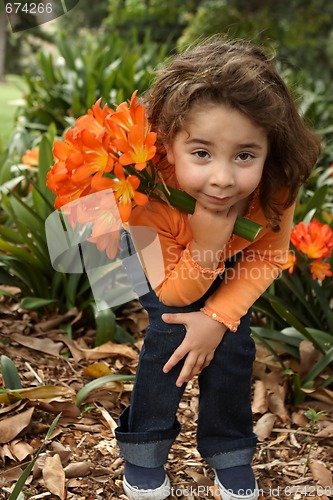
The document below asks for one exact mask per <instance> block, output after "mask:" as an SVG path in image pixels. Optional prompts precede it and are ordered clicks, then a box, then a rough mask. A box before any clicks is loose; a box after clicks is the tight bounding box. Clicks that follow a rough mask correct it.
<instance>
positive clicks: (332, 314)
mask: <svg viewBox="0 0 333 500" xmlns="http://www.w3.org/2000/svg"><path fill="white" fill-rule="evenodd" d="M332 173H333V170H332V169H329V168H328V167H326V168H323V167H319V166H318V167H317V168H316V169H315V170H314V172H313V175H312V176H311V178H310V179H309V181H308V183H307V185H306V186H305V187H304V188H303V189H302V190H301V192H300V195H299V200H298V203H297V207H296V212H295V223H298V222H300V221H304V223H305V224H308V222H310V221H311V220H312V219H313V218H316V219H318V220H319V221H320V222H321V223H323V224H325V223H326V224H327V223H328V224H329V225H330V226H331V228H333V218H332V206H333V177H332ZM292 251H293V252H294V254H295V255H296V261H297V267H296V268H295V269H294V271H293V273H292V274H290V273H289V271H288V270H285V271H283V273H282V275H281V277H280V279H278V280H276V281H275V283H274V285H272V287H271V288H270V289H269V290H268V291H267V292H265V293H264V294H263V295H262V296H261V298H260V299H259V300H258V301H257V302H256V303H255V305H254V309H255V311H256V313H257V322H256V326H253V328H252V332H253V335H254V337H255V339H256V341H258V342H262V343H263V344H264V345H266V347H268V349H269V350H270V351H271V352H272V353H273V354H274V355H275V357H276V358H277V360H278V361H279V362H280V363H281V366H282V368H283V369H284V370H285V372H286V374H289V375H291V376H292V378H293V382H294V398H295V402H296V403H299V402H300V401H302V400H303V399H304V398H305V395H306V394H305V392H304V391H303V390H302V389H315V388H319V387H327V386H329V384H331V383H332V382H333V377H332V376H331V377H329V378H323V377H321V375H322V374H323V373H324V372H325V371H326V370H327V369H328V367H329V366H330V365H331V363H332V361H333V310H332V292H333V279H332V277H327V278H325V279H324V280H322V281H318V280H317V279H313V277H312V274H311V272H310V262H309V260H308V258H307V257H306V256H305V254H303V253H302V252H300V251H298V250H297V249H296V248H294V247H292ZM330 265H331V268H333V256H331V259H330ZM260 317H263V318H264V319H263V321H262V324H260V320H258V318H260ZM303 340H307V341H309V342H311V344H312V345H313V346H314V348H315V349H316V350H317V351H318V352H319V353H320V355H319V360H318V361H317V362H316V363H314V365H313V366H312V368H311V370H310V371H309V372H308V373H306V374H303V375H302V376H300V374H299V373H298V370H289V369H287V367H286V365H285V363H284V358H285V355H286V354H288V355H289V356H292V357H293V358H295V360H296V361H297V362H300V360H301V357H300V345H301V342H302V341H303Z"/></svg>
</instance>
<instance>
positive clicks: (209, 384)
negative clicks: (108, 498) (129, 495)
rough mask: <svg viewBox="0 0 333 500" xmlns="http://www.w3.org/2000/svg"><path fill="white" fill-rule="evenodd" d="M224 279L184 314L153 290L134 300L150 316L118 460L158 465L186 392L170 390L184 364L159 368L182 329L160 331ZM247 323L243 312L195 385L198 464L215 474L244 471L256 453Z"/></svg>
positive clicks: (173, 435) (177, 428) (179, 339)
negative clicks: (240, 468) (240, 467)
mask: <svg viewBox="0 0 333 500" xmlns="http://www.w3.org/2000/svg"><path fill="white" fill-rule="evenodd" d="M232 265H233V262H227V263H226V267H229V266H232ZM222 279H223V277H220V276H219V277H217V278H216V279H215V281H214V282H213V284H212V286H211V287H210V289H209V290H208V292H207V293H206V294H205V295H204V296H203V297H202V298H201V299H200V300H198V301H197V302H195V303H193V304H191V305H189V306H186V307H168V306H166V305H164V304H163V303H162V302H160V301H159V299H158V297H157V296H156V294H155V292H154V291H153V290H150V292H149V293H147V294H146V295H144V296H142V297H141V298H140V302H141V303H142V305H143V307H144V308H145V309H146V310H147V311H148V314H149V326H148V328H147V330H146V337H145V341H144V345H143V348H142V350H141V353H140V358H139V364H138V368H137V373H136V379H135V383H134V389H133V392H132V396H131V403H130V406H129V407H128V408H126V409H125V410H124V411H123V413H122V414H121V416H120V418H119V426H118V427H117V428H116V430H115V434H116V438H117V441H118V445H119V447H120V450H121V454H122V455H123V456H124V457H125V459H126V460H127V461H128V462H130V463H132V464H134V465H139V466H144V467H158V466H161V465H163V464H164V463H165V462H166V461H167V457H168V453H169V450H170V447H171V445H172V443H173V442H174V440H175V439H176V437H177V435H178V433H179V431H180V424H179V422H178V420H177V417H176V413H177V410H178V405H179V402H180V399H181V397H182V394H183V392H184V389H185V384H184V385H183V386H182V387H180V388H179V387H176V380H177V378H178V376H179V373H180V371H181V369H182V366H183V364H184V360H182V361H180V362H179V363H178V364H177V365H176V366H175V367H174V368H173V369H172V370H171V371H170V372H169V373H167V374H165V373H163V371H162V368H163V366H164V364H165V363H166V361H167V360H168V359H169V357H170V356H171V355H172V354H173V352H174V351H175V350H176V349H177V347H178V346H179V345H180V344H181V342H182V341H183V339H184V336H185V333H186V331H185V327H184V325H170V324H167V323H164V321H162V319H161V315H162V314H163V313H165V312H166V313H179V312H192V311H198V310H200V308H201V307H203V305H204V303H205V300H206V299H207V297H208V296H209V295H211V294H212V293H213V292H214V291H215V290H216V289H217V288H218V286H219V285H220V283H221V280H222ZM250 315H251V311H250V310H249V311H248V313H247V314H246V315H245V316H243V318H242V319H241V322H240V325H239V327H238V330H237V332H231V331H230V330H227V332H226V333H225V335H224V337H223V340H222V341H221V343H220V344H219V346H218V347H217V349H216V351H215V355H214V358H213V360H212V361H211V363H210V365H209V366H208V367H206V368H204V369H203V370H202V372H201V373H200V375H199V377H198V382H199V389H200V396H199V417H198V424H197V446H198V451H199V453H200V454H201V456H202V457H203V458H204V459H205V460H206V461H207V463H208V464H209V465H210V466H211V467H213V468H215V469H223V468H228V467H233V466H238V465H246V464H249V463H250V462H251V460H252V457H253V454H254V451H255V446H256V441H257V439H256V435H255V434H254V433H253V428H252V412H251V375H252V365H253V361H254V358H255V344H254V341H253V339H252V338H251V336H250ZM203 335H209V332H204V333H203Z"/></svg>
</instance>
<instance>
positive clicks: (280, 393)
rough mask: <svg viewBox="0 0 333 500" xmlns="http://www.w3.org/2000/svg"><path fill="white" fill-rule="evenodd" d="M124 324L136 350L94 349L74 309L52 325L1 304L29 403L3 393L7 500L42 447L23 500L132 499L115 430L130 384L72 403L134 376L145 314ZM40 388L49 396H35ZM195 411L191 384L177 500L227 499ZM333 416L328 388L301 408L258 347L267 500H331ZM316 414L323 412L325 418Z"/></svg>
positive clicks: (0, 417)
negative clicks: (92, 385)
mask: <svg viewBox="0 0 333 500" xmlns="http://www.w3.org/2000/svg"><path fill="white" fill-rule="evenodd" d="M118 321H119V322H120V324H122V326H123V327H124V328H126V329H127V330H128V331H130V332H131V333H132V334H133V336H134V338H135V340H136V342H135V344H134V345H133V346H130V345H116V344H112V343H108V344H105V345H104V346H100V347H98V348H95V347H94V335H95V332H94V331H93V330H91V329H89V328H87V326H86V325H85V323H84V318H82V316H81V315H80V314H79V313H78V312H77V311H75V310H74V311H71V312H70V313H69V314H67V315H66V316H65V317H64V316H56V315H54V316H52V317H51V318H45V317H39V316H38V315H37V314H36V313H28V312H26V311H22V310H20V309H19V308H18V306H17V305H16V303H14V302H11V301H10V300H8V299H6V300H3V301H2V302H1V303H0V354H1V355H6V356H8V357H9V358H10V359H12V360H13V361H14V363H15V365H16V367H17V369H18V372H19V374H20V377H21V381H22V385H23V387H24V388H26V389H30V392H29V391H26V393H24V394H22V395H21V397H23V396H25V397H24V398H23V399H21V400H16V401H15V397H12V398H11V399H10V401H7V402H6V401H4V398H5V396H4V395H3V394H2V393H1V391H0V398H1V397H2V398H3V399H2V401H3V404H1V405H0V498H4V499H9V497H10V494H11V492H12V490H13V488H14V486H15V484H16V482H17V481H18V479H19V477H20V475H21V474H22V471H23V470H24V469H25V468H26V467H27V465H28V464H29V463H30V462H31V460H32V458H33V457H34V456H36V453H37V452H38V450H39V448H40V446H41V445H42V446H43V448H42V450H41V451H40V453H39V456H38V459H37V461H36V463H35V466H34V468H33V472H32V473H31V474H30V475H29V477H28V480H27V481H26V484H25V487H24V490H23V491H24V493H25V496H24V498H30V499H37V498H38V499H39V498H46V499H59V498H61V499H69V500H81V499H82V500H98V499H101V500H102V499H103V500H104V499H126V498H127V497H126V496H125V495H124V493H123V490H122V471H123V459H122V458H119V457H118V448H117V445H116V442H115V439H114V434H113V430H114V428H115V426H116V421H117V418H118V416H119V414H120V412H121V411H122V409H123V408H124V407H125V406H126V405H127V404H128V401H129V397H130V392H131V388H132V381H131V380H127V381H114V382H111V383H109V384H107V385H103V386H102V387H100V388H96V389H95V390H93V391H91V392H90V393H88V394H87V395H86V396H85V397H84V399H83V400H82V401H81V402H80V404H79V406H77V404H76V402H77V401H76V400H75V398H76V395H77V394H78V393H79V391H80V390H81V389H82V388H83V387H84V386H85V385H86V384H88V383H89V382H91V381H92V380H93V378H94V377H97V376H101V375H103V376H104V375H109V374H126V375H134V373H135V369H136V365H137V359H138V352H139V350H140V348H141V345H142V341H143V332H144V329H145V327H146V324H147V318H146V314H145V311H143V310H142V308H141V307H140V305H139V304H138V303H137V302H136V301H133V302H131V303H129V304H127V305H126V306H125V307H124V308H123V309H122V310H121V311H120V313H119V317H118ZM66 323H71V324H72V326H73V330H74V332H75V333H74V335H73V338H72V339H69V338H68V337H67V336H66V333H65V331H64V329H63V326H62V325H64V324H66ZM305 347H309V346H305ZM304 352H307V353H308V355H307V356H305V357H304V360H305V359H307V360H308V362H309V359H310V358H311V356H309V349H305V350H304ZM285 362H286V363H287V364H288V360H285ZM304 362H305V361H304ZM290 368H293V366H292V361H290ZM302 369H303V370H304V366H303V368H302ZM0 386H1V387H3V386H4V382H3V380H1V376H0ZM41 386H48V389H44V390H43V389H38V390H37V391H36V392H33V391H32V389H37V388H38V387H41ZM50 386H51V387H50ZM43 391H44V392H43ZM79 394H80V393H79ZM16 399H17V398H16ZM5 403H6V404H5ZM197 405H198V386H197V381H196V379H194V380H193V381H192V382H190V383H189V384H188V387H187V389H186V392H185V395H184V398H183V400H182V402H181V405H180V409H179V420H180V422H181V423H182V426H183V427H182V432H181V434H180V436H179V437H178V439H177V441H176V442H175V444H174V446H173V448H172V450H171V453H170V457H169V462H168V464H167V472H168V474H169V476H170V479H171V481H172V485H173V490H172V496H171V497H170V498H172V499H196V498H207V499H214V498H220V497H219V496H218V492H217V491H216V490H215V489H214V487H213V475H212V471H211V470H210V469H209V467H207V465H206V464H205V463H204V462H203V461H202V459H201V458H200V456H199V454H198V452H197V451H196V447H195V428H196V420H197ZM309 408H311V410H312V414H315V415H316V418H315V420H314V421H311V420H309V418H307V417H306V416H305V415H304V412H306V411H307V410H308V409H309ZM332 409H333V398H332V392H330V391H329V390H328V389H327V390H325V391H314V392H312V393H311V391H310V392H309V394H308V395H307V399H306V400H305V402H303V403H302V404H300V405H298V406H297V407H296V406H295V405H294V404H293V399H292V392H291V387H290V381H289V380H288V378H287V377H286V376H285V375H283V374H282V372H281V369H280V366H279V365H278V364H277V363H276V361H275V360H274V358H273V357H272V356H271V355H270V353H269V352H267V351H265V349H264V348H262V347H261V346H258V349H257V360H256V362H255V366H254V377H253V417H254V422H255V431H256V432H257V434H258V437H259V444H258V449H257V453H256V455H255V458H254V461H253V468H254V471H255V474H256V477H257V480H258V485H259V489H260V497H259V498H260V499H264V498H267V499H290V498H293V499H303V498H306V497H311V498H320V499H323V500H325V499H328V498H331V497H333V485H332V471H333V447H332V444H333V412H332ZM60 412H61V418H60V420H59V421H58V424H57V426H56V428H55V430H54V432H53V434H52V436H51V437H50V439H49V440H48V441H47V442H46V441H45V436H46V433H47V431H48V429H49V427H50V425H51V423H52V421H53V420H54V418H55V417H56V415H58V414H59V413H60ZM318 412H323V413H321V414H320V416H318Z"/></svg>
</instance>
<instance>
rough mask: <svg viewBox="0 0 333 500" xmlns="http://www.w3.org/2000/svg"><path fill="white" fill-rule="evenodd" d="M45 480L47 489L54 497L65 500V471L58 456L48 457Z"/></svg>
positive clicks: (44, 470)
mask: <svg viewBox="0 0 333 500" xmlns="http://www.w3.org/2000/svg"><path fill="white" fill-rule="evenodd" d="M43 479H44V483H45V486H46V488H47V489H48V490H49V491H50V492H51V493H53V495H56V496H58V497H59V498H61V500H64V499H65V471H64V469H63V467H62V465H61V460H60V456H59V455H58V454H56V455H54V456H53V457H46V459H45V465H44V469H43Z"/></svg>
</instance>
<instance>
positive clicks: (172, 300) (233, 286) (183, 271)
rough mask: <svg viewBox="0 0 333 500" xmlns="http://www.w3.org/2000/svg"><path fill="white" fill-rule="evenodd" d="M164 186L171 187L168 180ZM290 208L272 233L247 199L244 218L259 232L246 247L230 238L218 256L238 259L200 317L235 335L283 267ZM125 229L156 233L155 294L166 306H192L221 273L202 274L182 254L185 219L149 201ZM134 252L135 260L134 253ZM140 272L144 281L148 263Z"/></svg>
mask: <svg viewBox="0 0 333 500" xmlns="http://www.w3.org/2000/svg"><path fill="white" fill-rule="evenodd" d="M168 184H169V185H176V186H177V183H176V181H175V180H174V178H173V176H172V175H171V176H170V177H169V179H168ZM294 208H295V207H294V205H293V206H291V207H289V208H288V209H287V210H285V211H284V213H283V215H282V217H281V223H280V231H279V232H273V231H272V230H271V229H269V228H267V220H266V218H265V216H264V213H263V211H262V209H261V207H260V203H259V199H258V196H253V199H252V203H251V206H250V208H249V210H248V213H247V214H246V217H247V218H250V219H251V220H253V221H255V222H257V223H258V224H261V225H262V226H263V229H262V230H261V231H260V233H259V235H258V236H257V238H256V239H255V240H254V241H253V242H252V243H250V242H248V241H247V240H245V239H243V238H240V237H238V236H235V235H233V236H232V238H231V239H230V240H229V242H228V243H227V245H226V248H225V252H224V256H225V258H231V257H232V256H234V255H235V254H239V255H238V258H237V262H236V264H235V265H234V266H233V267H232V268H229V269H227V270H226V271H225V275H224V280H223V281H222V282H221V285H220V286H219V288H218V289H217V291H216V292H214V293H213V294H212V295H211V296H210V297H209V298H208V300H207V301H206V303H205V306H204V307H203V308H202V309H201V310H202V312H204V313H205V314H207V315H209V316H210V317H211V318H213V319H214V320H216V321H220V322H221V323H223V324H225V325H226V326H227V327H228V328H229V329H230V330H232V331H236V330H237V327H238V325H239V323H240V318H241V317H242V316H243V315H244V314H246V312H247V311H248V309H249V307H251V306H252V305H253V303H254V302H255V301H256V300H257V299H258V298H259V297H260V295H261V294H262V293H263V292H264V291H265V290H266V289H267V288H268V286H269V285H270V284H271V283H272V282H273V281H274V279H275V278H276V277H277V276H278V275H279V273H280V271H281V269H282V266H283V264H284V263H285V261H286V256H287V250H288V248H289V241H290V232H291V227H292V221H293V214H294ZM130 226H148V227H150V228H152V229H154V230H156V231H157V233H158V236H159V241H160V244H161V248H162V252H163V261H164V279H163V280H162V282H161V283H160V284H159V285H158V286H157V287H156V288H155V292H156V294H157V295H158V297H159V299H160V300H161V302H163V303H165V304H166V305H169V306H184V305H188V304H191V303H193V302H195V301H196V300H198V299H199V298H201V297H202V296H203V295H204V294H205V292H206V291H207V290H208V289H209V288H210V286H211V284H212V281H213V280H214V279H215V277H216V276H217V274H218V273H219V272H221V268H218V269H216V270H215V271H210V270H207V269H204V268H203V267H201V266H200V265H199V264H198V263H197V262H195V261H194V259H193V258H192V256H191V254H190V252H189V249H188V245H189V243H190V242H191V240H192V234H191V229H190V225H189V215H188V214H186V213H184V212H181V211H179V210H177V209H175V208H172V207H169V206H168V205H166V204H165V203H163V202H159V201H155V200H153V201H150V202H149V204H148V205H145V206H143V207H136V208H135V209H134V210H133V212H132V215H131V218H130ZM134 243H136V241H135V238H134ZM138 252H139V254H140V249H138ZM149 260H152V259H149ZM143 266H144V268H145V271H146V274H147V276H148V279H149V274H150V272H149V267H150V266H151V263H149V262H143ZM152 267H154V266H152Z"/></svg>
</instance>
